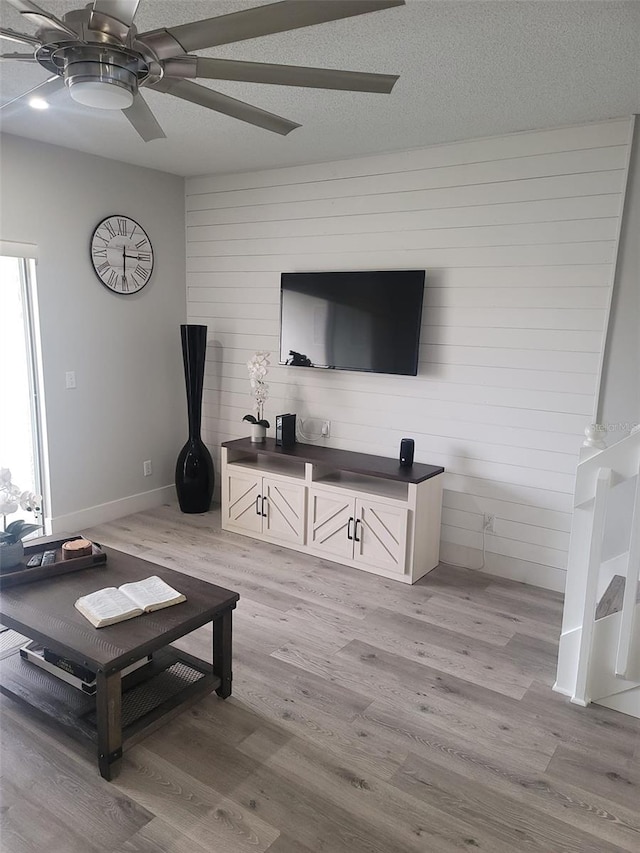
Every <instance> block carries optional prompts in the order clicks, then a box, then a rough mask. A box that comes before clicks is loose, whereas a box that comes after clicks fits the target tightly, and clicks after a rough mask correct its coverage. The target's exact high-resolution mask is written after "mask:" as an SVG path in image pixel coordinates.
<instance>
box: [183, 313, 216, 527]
mask: <svg viewBox="0 0 640 853" xmlns="http://www.w3.org/2000/svg"><path fill="white" fill-rule="evenodd" d="M180 334H181V336H182V358H183V361H184V380H185V383H186V386H187V412H188V415H189V439H188V441H187V443H186V444H185V446H184V447H183V448H182V450H181V451H180V454H179V456H178V461H177V463H176V491H177V493H178V503H179V504H180V509H181V510H182V512H206V511H207V510H208V509H209V507H210V506H211V496H212V495H213V486H214V482H215V473H214V470H213V460H212V459H211V454H210V453H209V451H208V450H207V448H206V446H205V444H204V442H203V441H202V439H201V438H200V421H201V418H202V384H203V380H204V359H205V354H206V351H207V327H206V326H192V325H185V326H180Z"/></svg>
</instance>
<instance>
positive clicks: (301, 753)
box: [0, 506, 640, 853]
mask: <svg viewBox="0 0 640 853" xmlns="http://www.w3.org/2000/svg"><path fill="white" fill-rule="evenodd" d="M86 533H88V534H89V535H90V537H91V538H94V539H95V540H97V541H98V542H102V543H104V544H106V545H110V546H112V547H115V548H119V549H121V550H123V551H128V552H130V553H133V554H137V555H139V556H141V557H144V558H145V559H149V560H151V561H153V562H157V563H159V564H161V565H164V566H168V567H170V568H173V569H176V570H179V571H184V572H187V573H189V574H193V575H195V576H197V577H201V578H203V579H206V580H211V581H213V582H215V583H219V584H221V585H222V586H226V587H229V588H231V589H234V590H237V591H238V592H239V593H240V596H241V598H240V602H239V604H238V608H237V610H236V611H235V613H234V667H233V676H234V681H233V696H232V697H231V698H230V699H229V700H227V701H226V702H223V701H222V700H220V699H218V698H217V697H216V696H215V695H213V696H210V697H207V698H206V699H205V700H203V701H201V702H200V703H199V704H197V705H195V706H194V707H193V708H191V709H189V710H188V711H185V712H184V713H183V714H181V715H179V716H178V717H176V718H175V719H173V720H171V721H169V722H168V723H167V724H166V725H165V726H163V727H162V728H161V729H159V730H158V731H156V732H154V733H153V734H152V735H150V736H149V737H148V738H146V739H144V740H143V741H141V742H140V743H139V744H137V745H136V746H134V747H132V748H131V749H130V750H129V751H127V752H126V753H125V757H124V759H123V762H122V768H121V771H120V773H119V775H118V776H117V777H116V779H115V781H114V782H113V783H107V782H105V781H104V780H102V779H101V778H100V776H99V775H98V771H97V766H96V762H95V760H94V758H93V756H92V755H91V754H90V753H89V752H88V751H87V750H85V749H84V748H83V747H82V746H81V745H79V744H77V743H76V742H74V741H72V740H70V739H68V738H67V737H66V735H64V734H61V733H60V732H59V731H58V730H57V729H56V728H54V727H51V726H49V725H47V724H45V723H41V722H40V721H38V720H36V719H35V718H33V717H31V716H29V715H28V714H25V713H24V712H23V711H22V710H21V709H19V708H18V707H17V706H16V705H14V704H13V703H12V702H11V701H10V700H7V699H2V701H1V703H0V707H1V708H2V765H1V776H2V779H1V781H2V809H1V811H0V833H1V846H2V851H3V853H45V851H46V853H76V851H77V853H94V851H96V853H245V851H246V853H249V851H251V853H263V852H265V853H266V851H269V853H412V852H413V851H416V853H417V851H420V853H441V851H442V852H443V853H444V852H445V851H461V850H484V851H486V853H519V851H527V852H528V851H531V853H560V851H562V853H564V852H565V851H567V853H568V851H571V853H613V851H629V853H638V851H640V768H639V764H640V721H638V720H634V719H633V718H631V717H627V716H625V715H622V714H618V713H616V712H614V711H610V710H608V709H606V708H603V707H599V706H596V705H593V706H591V707H589V708H586V709H582V708H579V707H576V706H573V705H571V704H570V703H569V702H568V701H567V700H566V699H565V698H564V697H562V696H559V695H557V694H555V693H553V692H552V690H551V685H552V683H553V680H554V674H555V663H556V652H557V645H558V637H559V632H560V623H561V615H562V600H561V596H559V595H557V594H555V593H551V592H546V591H544V590H538V589H535V588H533V587H528V586H525V585H523V584H518V583H513V582H510V581H506V580H503V579H500V578H494V577H491V576H489V575H484V574H480V573H474V572H472V571H467V570H462V569H457V568H453V567H447V566H440V567H439V568H438V569H436V570H435V571H434V572H432V573H431V574H430V575H428V576H427V577H425V578H423V579H422V581H420V582H419V583H418V584H416V585H415V586H413V587H407V586H404V585H402V584H398V583H394V582H393V581H389V580H385V579H383V578H378V577H375V576H372V575H368V574H366V573H363V572H359V571H357V570H354V569H348V568H346V567H343V566H339V565H336V564H334V563H329V562H327V561H323V560H319V559H316V558H313V557H309V556H306V555H302V554H298V553H296V552H293V551H288V550H286V549H281V548H279V547H276V546H272V545H265V544H262V543H258V542H256V541H254V540H252V539H248V538H245V537H241V536H236V535H234V534H231V533H225V532H222V531H221V530H220V517H219V513H218V512H216V511H214V512H211V513H208V514H206V515H195V516H193V515H191V516H190V515H182V514H181V513H180V512H179V511H178V510H177V508H176V507H174V506H166V507H162V508H160V509H157V510H154V511H153V512H147V513H140V514H138V515H135V516H131V517H129V518H125V519H121V520H119V521H116V522H113V523H112V524H107V525H103V526H101V527H97V528H94V529H93V530H91V531H86ZM181 644H182V645H183V646H184V648H186V649H187V650H188V651H191V652H192V653H194V654H197V655H199V656H202V657H208V656H209V655H210V648H211V636H210V631H209V630H208V629H206V628H205V629H201V630H199V631H197V632H195V633H194V634H192V635H191V636H189V637H188V638H185V639H184V640H183V641H181Z"/></svg>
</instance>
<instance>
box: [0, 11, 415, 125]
mask: <svg viewBox="0 0 640 853" xmlns="http://www.w3.org/2000/svg"><path fill="white" fill-rule="evenodd" d="M7 2H8V3H10V5H11V6H13V7H15V8H16V9H17V10H18V12H20V14H21V15H22V17H23V18H25V20H27V21H30V22H31V23H34V24H36V26H37V30H36V33H35V35H28V34H27V33H22V32H16V31H14V30H12V29H8V28H5V27H0V37H2V38H4V39H8V40H10V41H14V42H18V43H20V44H26V45H28V46H29V47H30V48H32V50H33V52H32V53H9V54H3V55H1V56H0V59H2V60H15V61H18V62H37V63H39V64H40V65H41V66H42V67H43V68H44V69H46V70H47V71H48V72H50V74H52V75H53V76H50V77H49V79H47V80H45V82H44V83H41V84H40V85H39V86H36V87H35V88H33V89H31V90H29V91H28V92H25V93H23V94H22V95H20V96H19V97H17V98H14V99H13V100H11V101H9V102H8V103H6V104H4V105H3V107H2V108H3V109H4V108H5V107H8V106H10V105H14V106H15V105H21V104H22V103H23V102H24V101H25V99H26V98H27V97H33V96H40V97H46V96H49V95H51V94H53V93H54V92H56V91H57V90H59V89H63V88H64V87H65V86H66V87H67V88H68V89H69V94H70V95H71V97H72V98H73V100H74V101H77V102H78V103H80V104H83V105H85V106H89V107H99V108H102V109H120V110H122V112H123V113H124V115H125V116H126V117H127V119H128V120H129V121H130V122H131V124H132V125H133V127H134V128H135V130H136V131H137V132H138V134H139V135H140V136H141V137H142V139H143V140H144V141H145V142H149V141H150V140H152V139H160V138H164V137H165V133H164V132H163V130H162V128H161V127H160V125H159V124H158V122H157V121H156V119H155V117H154V115H153V113H152V112H151V110H150V109H149V106H148V105H147V103H146V101H145V100H144V98H143V97H142V95H141V93H140V89H141V88H143V87H147V88H149V89H153V90H155V91H156V92H164V93H166V94H168V95H174V96H175V97H177V98H182V99H183V100H185V101H191V102H192V103H194V104H199V105H200V106H202V107H206V108H207V109H210V110H215V111H216V112H220V113H224V114H225V115H228V116H231V117H232V118H237V119H240V121H245V122H248V123H249V124H254V125H257V126H258V127H262V128H264V129H265V130H271V131H273V132H274V133H279V134H282V135H286V134H287V133H289V132H290V131H292V130H294V129H295V128H296V127H300V125H299V124H296V122H293V121H289V120H288V119H285V118H282V117H281V116H278V115H274V114H273V113H270V112H267V111H265V110H261V109H260V108H259V107H255V106H252V105H251V104H247V103H245V102H243V101H238V100H236V99H235V98H231V97H229V96H228V95H223V94H222V93H221V92H216V91H214V90H213V89H210V88H208V87H206V86H200V85H198V84H197V83H194V82H193V80H194V79H196V78H206V79H209V80H241V81H244V82H251V83H272V84H277V85H280V86H305V87H309V88H317V89H344V90H348V91H353V92H380V93H386V94H388V93H389V92H391V89H392V88H393V86H394V84H395V82H396V80H397V79H398V77H397V76H396V75H393V74H369V73H365V72H359V71H338V70H333V69H326V68H305V67H300V66H293V65H271V64H268V63H262V62H243V61H238V60H230V59H212V58H206V57H202V56H193V55H191V51H195V50H202V49H204V48H209V47H215V46H216V45H222V44H230V43H233V42H238V41H243V40H245V39H251V38H257V37H259V36H265V35H270V34H272V33H281V32H286V31H288V30H295V29H298V28H299V27H309V26H312V25H314V24H323V23H326V22H327V21H336V20H340V19H342V18H349V17H353V16H355V15H363V14H365V13H367V12H377V11H379V10H381V9H388V8H390V7H393V6H402V5H404V3H405V0H282V2H279V3H272V4H269V5H266V6H258V7H256V8H253V9H246V10H243V11H240V12H235V13H232V14H229V15H221V16H219V17H217V18H207V19H206V20H203V21H193V22H192V23H189V24H181V25H179V26H176V27H169V28H162V29H157V30H150V31H149V32H144V33H138V31H137V29H136V27H135V25H134V23H133V21H134V18H135V14H136V11H137V9H138V4H139V2H140V0H94V2H93V3H89V4H88V5H87V6H86V7H85V8H84V9H78V10H74V11H71V12H68V13H67V14H65V15H63V17H62V20H60V19H59V18H56V17H55V16H54V15H51V14H49V13H48V12H46V11H45V10H44V9H42V8H40V7H39V6H37V5H36V4H35V3H33V2H31V0H7Z"/></svg>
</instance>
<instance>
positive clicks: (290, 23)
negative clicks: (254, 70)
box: [139, 0, 405, 59]
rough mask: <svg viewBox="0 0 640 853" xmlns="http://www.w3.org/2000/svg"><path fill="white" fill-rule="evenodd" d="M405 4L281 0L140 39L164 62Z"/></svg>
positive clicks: (402, 0)
mask: <svg viewBox="0 0 640 853" xmlns="http://www.w3.org/2000/svg"><path fill="white" fill-rule="evenodd" d="M404 5H405V0H282V2H280V3H270V4H269V5H267V6H257V7H256V8H254V9H245V10H243V11H241V12H233V13H232V14H230V15H220V16H219V17H217V18H207V19H205V20H204V21H193V22H192V23H190V24H182V25H180V26H177V27H170V28H166V29H161V30H153V31H151V32H148V33H143V34H142V35H141V36H140V37H139V38H141V39H142V41H147V42H148V43H149V44H152V45H153V48H154V50H157V51H158V55H159V56H160V58H161V59H166V58H167V57H169V56H178V55H179V54H181V53H183V52H185V53H190V52H191V51H193V50H201V49H202V48H205V47H214V46H216V45H219V44H230V43H232V42H237V41H244V40H245V39H252V38H257V37H258V36H267V35H271V34H272V33H282V32H288V31H289V30H296V29H298V28H299V27H310V26H313V25H314V24H324V23H326V22H327V21H338V20H340V19H341V18H350V17H352V16H354V15H364V14H366V13H367V12H378V11H380V10H382V9H389V8H391V7H393V6H404ZM159 48H160V49H159Z"/></svg>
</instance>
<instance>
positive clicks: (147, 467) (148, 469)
mask: <svg viewBox="0 0 640 853" xmlns="http://www.w3.org/2000/svg"><path fill="white" fill-rule="evenodd" d="M142 472H143V474H144V476H145V477H150V476H151V475H152V474H153V468H152V465H151V460H150V459H147V461H146V462H143V463H142Z"/></svg>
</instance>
